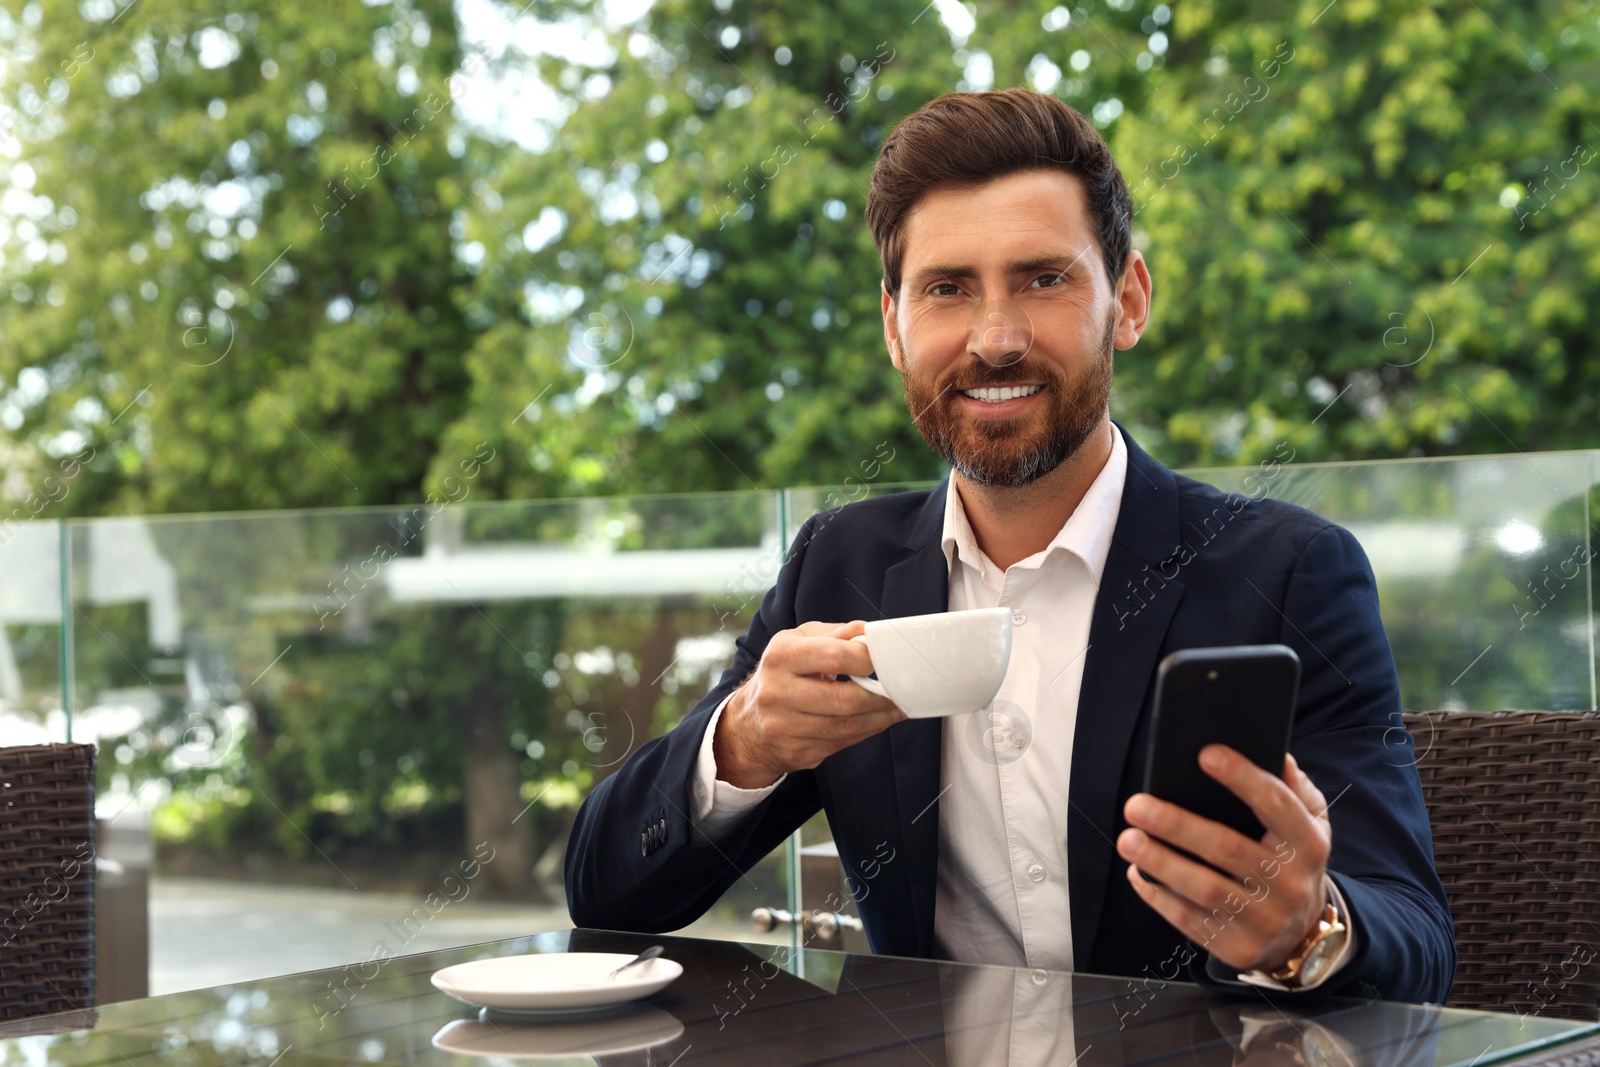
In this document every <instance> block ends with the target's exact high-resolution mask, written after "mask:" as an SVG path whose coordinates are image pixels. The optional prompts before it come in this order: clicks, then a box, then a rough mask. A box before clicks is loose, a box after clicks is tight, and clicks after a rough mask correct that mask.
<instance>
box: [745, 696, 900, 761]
mask: <svg viewBox="0 0 1600 1067" xmlns="http://www.w3.org/2000/svg"><path fill="white" fill-rule="evenodd" d="M900 720H901V714H900V709H898V708H892V709H891V710H889V711H871V712H866V713H864V714H861V715H850V716H840V715H833V716H828V715H808V714H806V713H805V712H795V713H794V714H793V715H792V716H790V717H789V718H787V719H785V725H784V728H783V733H784V736H786V737H788V738H789V739H790V741H791V742H793V743H796V744H800V745H804V746H805V747H807V748H808V749H809V750H813V751H814V752H816V753H817V756H816V758H817V759H818V760H821V759H823V758H824V757H826V756H830V755H832V754H833V753H835V752H837V751H839V750H840V749H842V748H848V747H850V746H851V745H853V744H855V743H856V742H858V741H862V740H865V739H866V738H868V737H871V736H872V735H873V734H876V733H880V732H882V731H883V730H887V729H888V728H889V727H891V726H893V725H894V724H895V723H897V722H899V721H900ZM769 736H770V734H769Z"/></svg>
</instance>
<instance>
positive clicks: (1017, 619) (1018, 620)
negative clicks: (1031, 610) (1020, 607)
mask: <svg viewBox="0 0 1600 1067" xmlns="http://www.w3.org/2000/svg"><path fill="white" fill-rule="evenodd" d="M1011 621H1012V623H1013V624H1015V625H1017V626H1021V625H1022V624H1023V623H1025V622H1027V621H1028V614H1027V612H1024V611H1013V612H1012V613H1011Z"/></svg>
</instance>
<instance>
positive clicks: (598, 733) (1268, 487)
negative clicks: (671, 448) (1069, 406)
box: [0, 453, 1596, 992]
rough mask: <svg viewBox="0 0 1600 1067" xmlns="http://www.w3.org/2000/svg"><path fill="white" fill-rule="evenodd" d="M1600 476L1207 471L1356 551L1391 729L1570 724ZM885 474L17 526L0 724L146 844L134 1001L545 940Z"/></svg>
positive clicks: (738, 925) (788, 900)
mask: <svg viewBox="0 0 1600 1067" xmlns="http://www.w3.org/2000/svg"><path fill="white" fill-rule="evenodd" d="M1595 455H1596V454H1594V453H1561V454H1540V455H1534V456H1489V457H1472V458H1463V459H1451V460H1415V461H1386V462H1374V463H1350V464H1294V463H1290V462H1284V463H1279V464H1276V465H1267V466H1261V467H1243V468H1227V469H1211V470H1202V471H1195V472H1191V473H1192V474H1194V475H1195V476H1196V477H1200V478H1202V479H1204V480H1206V481H1210V482H1212V483H1213V484H1216V485H1218V486H1219V487H1221V488H1223V489H1225V490H1231V491H1235V492H1240V493H1244V494H1246V495H1255V496H1266V495H1270V496H1273V497H1276V498H1279V499H1283V500H1287V501H1290V502H1293V503H1296V504H1301V505H1303V506H1306V507H1308V508H1310V509H1312V510H1314V511H1316V512H1318V513H1319V514H1322V515H1325V516H1327V517H1328V518H1330V519H1332V520H1334V521H1336V522H1339V523H1340V524H1342V525H1344V526H1346V527H1347V528H1349V529H1350V530H1351V531H1352V532H1354V533H1355V535H1356V536H1357V538H1358V539H1359V540H1360V541H1361V543H1362V545H1363V547H1364V548H1365V550H1366V552H1367V554H1368V556H1369V558H1370V559H1371V561H1372V566H1373V570H1374V572H1375V574H1376V576H1377V581H1378V587H1379V595H1380V598H1381V604H1382V611H1383V617H1384V623H1385V626H1386V627H1387V629H1388V633H1389V638H1390V642H1391V644H1392V645H1393V647H1394V651H1395V659H1396V662H1397V664H1398V666H1399V670H1400V679H1401V688H1402V698H1403V702H1404V705H1405V707H1407V708H1409V709H1429V708H1453V709H1484V710H1487V709H1493V708H1501V707H1508V708H1516V707H1521V708H1546V709H1570V708H1579V707H1593V706H1594V685H1595V682H1594V677H1595V665H1594V655H1593V642H1594V625H1595V623H1594V618H1593V611H1594V608H1593V604H1594V590H1593V584H1592V572H1593V568H1592V567H1590V566H1589V561H1590V553H1591V551H1592V549H1591V542H1590V539H1589V535H1588V530H1589V528H1590V527H1589V524H1590V521H1591V513H1592V510H1593V509H1592V507H1591V504H1590V497H1591V495H1592V493H1593V491H1594V482H1595V471H1594V462H1595ZM892 459H893V457H892V456H887V455H885V456H877V457H874V458H872V459H869V460H867V461H864V462H865V463H866V465H865V466H863V467H862V469H861V472H859V473H855V474H852V476H851V478H850V479H848V480H845V481H842V482H841V483H839V484H837V485H825V486H820V487H815V488H802V489H791V490H785V491H783V492H781V493H760V492H756V493H729V494H703V495H688V496H674V497H650V498H645V497H639V498H612V499H587V500H572V501H540V502H522V503H503V504H481V505H468V504H464V503H462V504H453V505H449V506H446V507H444V508H442V509H439V510H437V511H430V510H429V509H428V508H415V509H407V508H392V509H366V510H361V509H355V510H328V511H308V512H280V513H271V514H256V515H249V514H243V515H219V516H197V517H180V518H107V519H95V520H87V521H77V522H72V523H70V524H56V523H30V524H20V525H18V526H17V527H15V528H14V529H12V530H11V531H10V534H9V536H8V537H7V538H6V539H5V540H4V541H3V542H0V563H3V564H5V565H6V566H5V567H4V569H3V570H0V619H3V621H4V628H3V631H0V636H3V641H0V729H3V730H5V731H7V732H6V734H5V737H6V738H7V739H8V740H7V742H6V743H16V740H19V739H20V740H55V739H62V738H65V737H66V736H67V729H68V727H67V714H66V713H67V711H71V712H72V714H73V719H72V726H71V735H72V738H73V739H74V740H80V741H98V742H100V743H101V745H102V755H101V778H102V781H101V801H102V814H117V813H122V812H126V813H128V814H129V815H130V816H132V817H134V818H135V821H138V820H139V819H141V818H143V816H144V814H146V813H147V814H148V818H149V827H150V833H151V834H152V835H153V837H154V840H155V843H156V855H157V865H158V877H157V878H156V881H155V891H154V894H153V898H152V916H153V935H154V936H153V938H152V944H153V974H152V977H153V981H152V990H153V991H156V992H161V991H169V990H175V989H181V988H188V987H194V986H200V985H208V984H216V983H219V982H225V981H229V980H233V979H239V978H247V977H253V976H261V975H267V974H274V973H283V972H287V971H293V970H302V969H306V968H310V967H318V966H331V965H338V964H341V963H349V962H353V961H357V960H368V959H371V958H373V957H374V955H381V954H389V955H397V954H400V953H402V952H410V951H420V950H423V949H429V948H437V947H443V946H446V945H450V944H460V943H467V942H471V941H482V940H485V939H488V938H492V937H500V936H512V935H514V934H518V933H522V932H525V931H526V930H528V929H535V928H552V927H556V926H561V925H564V924H565V923H566V922H567V921H568V919H567V914H566V909H565V900H564V898H563V895H562V886H561V865H562V857H563V853H564V845H565V838H566V834H567V831H568V828H569V827H570V824H571V820H572V816H573V814H574V812H575V810H576V808H577V805H578V803H579V802H580V801H581V799H582V798H583V797H584V796H585V795H587V793H588V791H589V790H591V789H593V788H594V786H595V785H596V784H597V783H598V782H600V781H602V780H603V779H604V778H605V777H606V776H607V775H608V774H610V773H612V772H613V771H614V770H615V768H616V767H617V766H618V765H619V764H620V763H621V761H622V759H623V758H625V757H626V755H627V754H628V753H629V752H631V751H633V750H634V749H635V748H637V747H638V746H639V744H641V743H642V742H643V741H645V740H647V739H648V738H650V737H653V736H657V735H659V734H660V733H662V732H663V731H665V730H667V729H669V728H671V726H672V725H673V724H675V723H676V722H678V721H680V720H681V718H682V716H683V715H684V714H685V713H686V712H687V711H688V710H689V709H691V708H692V707H693V706H694V704H695V703H697V702H698V700H699V699H700V698H701V697H702V696H703V695H704V694H705V692H706V691H707V689H708V688H709V687H710V686H711V685H712V684H714V683H715V681H716V679H717V678H718V677H719V676H720V673H721V671H722V670H723V669H725V668H726V666H727V665H728V663H729V662H730V661H731V658H732V655H733V646H734V640H735V638H737V637H738V636H739V635H740V634H742V633H743V632H744V631H745V630H746V628H747V627H748V625H749V621H750V619H751V617H752V616H753V614H754V612H755V610H756V608H757V607H758V606H759V604H760V602H761V599H762V597H763V596H764V595H765V593H766V591H767V590H768V589H769V588H770V587H771V585H772V584H773V582H774V580H775V579H776V577H777V573H778V570H779V567H780V566H781V560H782V558H783V553H784V552H785V551H786V549H787V547H788V545H789V544H790V543H791V542H792V540H793V538H794V536H795V535H796V534H797V532H798V530H799V527H800V525H801V524H802V523H803V522H804V520H805V519H806V518H807V517H809V516H810V515H812V514H815V513H816V512H818V511H821V510H825V509H827V508H830V507H836V506H839V505H841V504H844V503H848V502H850V501H854V500H860V499H865V498H867V497H869V496H879V495H883V494H886V493H892V492H901V491H905V490H908V489H914V488H926V487H927V486H928V485H929V484H930V483H916V484H907V483H891V482H887V481H886V480H885V478H886V475H887V474H889V473H891V472H892ZM63 531H66V533H67V542H68V558H67V560H66V561H65V562H67V563H68V564H70V566H69V568H68V570H69V571H70V579H69V580H68V581H67V582H66V583H65V586H63V583H62V579H61V573H62V570H63V567H62V564H63V560H62V558H61V553H60V547H59V546H60V545H61V542H62V533H63ZM63 587H65V588H67V589H69V590H70V594H71V611H70V613H69V615H68V617H67V626H66V629H67V638H66V640H65V641H63V639H62V608H61V599H60V597H59V590H60V589H61V588H63ZM63 650H65V652H66V653H67V655H68V657H69V658H68V663H69V665H70V666H69V669H68V671H66V672H65V673H64V672H63V671H62V669H61V666H60V665H61V661H62V656H63ZM63 694H67V695H69V696H70V699H69V700H64V699H63ZM107 809H111V810H110V811H107ZM831 845H832V841H831V838H830V835H829V833H828V828H827V824H826V821H825V820H824V819H822V818H821V817H820V816H818V817H817V818H816V819H813V820H812V821H811V822H810V823H808V824H807V825H806V826H805V827H804V828H803V829H802V831H801V833H800V834H799V835H797V837H796V839H795V840H794V841H793V842H792V843H791V845H790V846H789V847H788V848H785V849H779V850H777V851H775V852H774V853H773V854H772V855H771V856H768V857H767V858H766V859H765V860H763V861H762V862H761V863H760V864H759V865H758V866H757V867H756V869H755V870H753V871H752V872H751V874H750V877H749V878H747V879H741V880H740V881H739V882H737V883H736V884H735V886H734V888H733V889H731V890H730V891H729V893H728V894H727V896H726V897H725V898H724V899H723V900H722V901H721V902H720V903H719V905H718V906H717V907H715V908H714V909H713V910H712V911H711V913H709V914H708V915H707V916H706V917H705V918H704V919H702V920H701V921H700V922H698V923H697V924H695V926H693V927H691V929H693V930H694V931H695V932H697V933H702V934H712V935H716V936H735V937H740V938H743V939H749V938H751V937H752V936H755V935H754V932H753V931H752V930H751V927H750V920H749V914H750V911H751V910H752V909H753V908H755V907H758V906H766V907H782V906H789V907H790V908H791V909H794V908H802V909H803V910H807V911H809V910H813V909H822V910H829V911H837V912H839V913H840V914H842V915H844V916H845V917H846V918H847V919H854V918H856V916H855V906H854V903H853V901H851V900H850V894H849V891H848V885H847V884H846V883H845V882H844V881H843V877H842V872H841V871H839V869H838V866H837V860H836V858H833V857H831V856H830V850H831ZM830 860H831V863H832V865H831V866H830ZM791 864H792V865H794V867H795V870H796V874H795V876H794V877H792V878H791V877H790V876H789V873H788V871H789V869H790V867H791ZM801 871H804V872H806V873H804V875H803V876H801V874H800V872H801ZM767 936H768V937H769V938H770V939H772V940H775V941H798V940H800V939H804V940H805V941H806V942H807V943H810V944H813V945H820V944H822V943H823V942H822V941H820V940H818V939H817V936H816V933H815V931H814V930H791V929H789V928H786V927H783V926H779V927H778V928H777V929H775V930H773V931H771V932H770V933H769V934H768V935H767ZM852 939H857V940H858V943H857V944H855V945H853V944H852V943H851V942H852ZM839 940H840V941H841V944H840V945H839V947H859V946H860V945H864V940H863V939H859V931H856V930H853V929H852V928H851V927H850V926H849V925H848V923H847V924H846V925H845V926H844V927H843V928H842V933H840V934H839ZM224 941H225V942H226V943H227V944H229V945H230V952H229V953H227V954H225V955H226V957H227V958H225V959H219V954H218V953H217V952H216V951H215V946H216V945H217V944H218V943H221V942H224ZM825 947H832V946H825Z"/></svg>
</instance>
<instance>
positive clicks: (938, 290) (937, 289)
mask: <svg viewBox="0 0 1600 1067" xmlns="http://www.w3.org/2000/svg"><path fill="white" fill-rule="evenodd" d="M947 290H948V291H947ZM931 291H932V293H933V295H934V296H955V295H956V294H957V293H958V292H960V291H961V287H960V286H958V285H956V284H955V283H954V282H940V283H939V284H938V285H935V286H934V287H933V289H932V290H931Z"/></svg>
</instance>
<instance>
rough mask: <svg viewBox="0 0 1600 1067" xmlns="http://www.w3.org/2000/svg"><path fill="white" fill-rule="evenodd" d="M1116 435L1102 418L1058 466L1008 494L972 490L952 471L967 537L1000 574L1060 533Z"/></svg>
mask: <svg viewBox="0 0 1600 1067" xmlns="http://www.w3.org/2000/svg"><path fill="white" fill-rule="evenodd" d="M1116 432H1117V431H1116V428H1115V427H1114V426H1112V425H1111V419H1110V417H1109V416H1107V417H1106V418H1104V419H1102V420H1101V422H1100V426H1099V428H1098V429H1096V430H1095V431H1094V432H1093V433H1092V434H1090V435H1089V437H1088V439H1087V440H1085V441H1084V442H1083V444H1082V445H1080V446H1078V450H1077V451H1076V452H1074V453H1073V454H1072V455H1070V456H1068V457H1067V458H1066V459H1065V460H1063V461H1062V463H1061V466H1059V467H1057V468H1056V469H1055V470H1053V471H1051V472H1050V473H1049V474H1046V475H1045V476H1044V477H1042V478H1039V479H1037V480H1035V481H1032V482H1029V483H1028V484H1027V485H1022V486H1017V487H1016V488H1014V489H1013V488H1007V487H1004V486H996V485H977V484H975V483H973V482H970V481H968V480H967V479H966V478H963V477H962V476H961V474H960V473H958V472H957V473H952V474H951V475H950V487H951V490H952V491H958V492H960V494H961V507H962V510H964V511H965V512H966V515H967V524H968V525H969V526H971V527H972V536H973V537H974V538H975V539H976V540H977V542H978V547H979V548H981V549H983V554H984V555H986V556H988V557H989V559H990V560H991V561H992V562H993V563H994V565H995V566H997V567H999V568H1000V569H1001V570H1005V569H1007V568H1009V567H1010V566H1011V565H1012V564H1013V563H1016V562H1017V561H1019V560H1024V559H1027V558H1028V557H1029V556H1031V555H1033V554H1034V553H1035V552H1041V551H1043V550H1044V547H1045V546H1046V545H1048V544H1049V543H1050V542H1051V540H1052V539H1054V537H1055V536H1056V534H1058V533H1060V532H1061V527H1063V526H1065V525H1066V524H1067V520H1068V519H1070V518H1072V513H1073V512H1074V511H1077V510H1078V505H1079V504H1080V503H1082V501H1083V497H1084V494H1085V493H1087V492H1088V491H1089V486H1091V485H1093V484H1094V480H1095V478H1097V477H1099V475H1100V471H1101V470H1102V469H1104V467H1105V465H1106V460H1108V459H1110V458H1111V435H1112V434H1114V433H1116Z"/></svg>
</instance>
